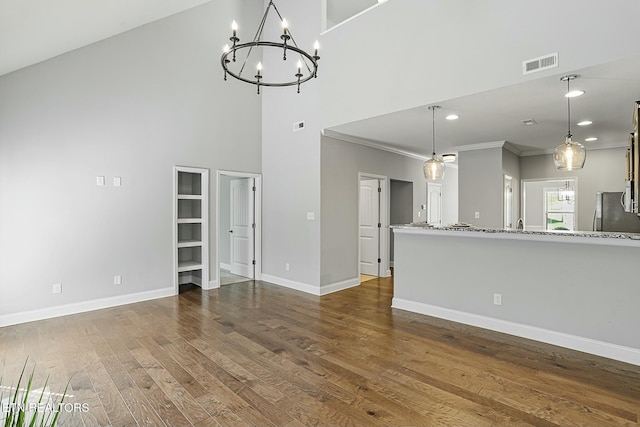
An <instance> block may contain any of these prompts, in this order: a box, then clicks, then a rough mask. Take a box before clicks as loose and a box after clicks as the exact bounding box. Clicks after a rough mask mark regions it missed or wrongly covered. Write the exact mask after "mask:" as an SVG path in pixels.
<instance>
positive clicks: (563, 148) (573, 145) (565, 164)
mask: <svg viewBox="0 0 640 427" xmlns="http://www.w3.org/2000/svg"><path fill="white" fill-rule="evenodd" d="M586 159H587V150H585V148H584V145H582V144H580V143H579V142H575V141H572V140H571V135H567V139H566V140H565V142H564V144H562V145H560V146H559V147H557V148H556V150H555V151H554V153H553V163H555V165H556V168H557V169H558V170H561V171H572V170H576V169H582V167H583V166H584V162H585V160H586Z"/></svg>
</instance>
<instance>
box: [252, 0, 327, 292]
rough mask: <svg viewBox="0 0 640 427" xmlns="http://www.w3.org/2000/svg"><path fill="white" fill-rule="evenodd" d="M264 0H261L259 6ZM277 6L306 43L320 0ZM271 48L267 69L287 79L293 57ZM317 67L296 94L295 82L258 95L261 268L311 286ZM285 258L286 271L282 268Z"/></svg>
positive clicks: (314, 277) (315, 253)
mask: <svg viewBox="0 0 640 427" xmlns="http://www.w3.org/2000/svg"><path fill="white" fill-rule="evenodd" d="M268 3H269V2H268V1H265V2H264V6H266V5H267V4H268ZM278 7H279V9H281V10H282V11H286V17H287V20H288V21H289V22H290V24H291V30H292V32H294V35H295V38H296V42H297V43H298V45H299V46H300V47H302V48H305V49H311V48H312V47H313V43H314V41H315V40H316V39H317V38H318V36H319V34H320V16H321V13H320V0H309V1H305V2H300V1H296V0H281V1H278ZM283 13H284V12H283ZM277 30H278V31H279V28H278V29H277ZM265 35H266V29H265ZM274 37H276V38H277V37H279V34H276V35H275V36H274ZM272 50H274V52H265V58H264V62H265V64H269V67H270V68H269V72H272V73H276V75H278V74H280V75H282V76H285V77H283V78H287V79H290V78H291V74H292V72H293V71H294V67H295V62H293V61H291V60H288V61H286V62H285V61H282V52H281V51H279V50H275V49H272ZM322 70H323V68H322V65H321V66H320V71H319V77H318V79H317V80H316V79H313V80H312V81H310V82H308V83H305V84H304V85H302V87H301V93H299V94H297V93H296V88H295V87H287V88H264V91H263V94H262V96H261V99H262V109H263V124H262V138H263V145H262V168H263V176H264V191H263V240H262V253H263V258H262V271H263V273H265V274H266V275H267V278H268V279H271V280H273V281H276V282H279V281H280V279H285V280H288V281H293V282H296V283H297V284H300V285H306V286H307V287H311V288H319V285H320V216H321V215H320V123H319V120H320V114H319V111H318V89H319V88H318V81H320V80H322V78H321V77H322V75H321V74H320V73H322ZM265 74H266V69H265ZM301 120H304V121H305V122H306V126H305V129H304V130H301V131H298V132H293V124H294V123H295V122H298V121H301ZM308 212H313V213H314V214H315V220H307V213H308ZM287 263H288V264H289V266H290V270H289V271H286V269H285V264H287ZM269 276H270V277H269ZM307 289H309V288H307Z"/></svg>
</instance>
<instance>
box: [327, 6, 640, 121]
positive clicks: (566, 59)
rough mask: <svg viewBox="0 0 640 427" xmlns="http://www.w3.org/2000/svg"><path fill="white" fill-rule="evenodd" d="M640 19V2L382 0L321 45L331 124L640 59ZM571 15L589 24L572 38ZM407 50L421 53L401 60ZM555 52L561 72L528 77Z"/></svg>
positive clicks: (334, 31)
mask: <svg viewBox="0 0 640 427" xmlns="http://www.w3.org/2000/svg"><path fill="white" fill-rule="evenodd" d="M639 15H640V2H633V1H629V0H610V1H607V2H606V4H604V3H603V2H602V0H564V1H561V2H559V1H557V0H538V1H536V2H535V7H522V4H521V3H520V2H514V1H513V0H474V1H469V0H433V1H424V0H402V1H388V2H385V3H382V4H380V5H379V6H378V7H375V8H373V9H371V10H370V11H368V12H367V13H364V14H362V15H360V16H358V17H356V18H354V19H352V20H351V21H349V22H348V23H346V24H345V25H341V26H338V27H336V28H333V29H331V30H330V31H327V32H326V33H325V34H323V36H322V38H321V40H320V42H321V45H322V51H323V52H322V61H323V70H324V71H323V77H324V80H323V81H322V82H321V85H322V91H321V93H322V99H321V105H322V110H323V112H326V114H325V115H324V119H323V123H322V127H323V128H330V127H332V126H337V125H341V124H344V123H350V122H353V121H357V120H362V119H367V118H370V117H374V116H379V115H382V114H386V113H391V112H395V111H401V110H406V109H410V108H414V107H417V106H420V105H428V104H432V103H435V102H442V101H443V100H447V99H454V98H459V97H462V96H466V95H471V94H474V93H479V92H484V91H488V90H492V89H496V88H499V87H504V86H508V85H512V84H518V83H522V82H526V81H529V80H532V79H536V78H541V77H546V76H549V74H550V73H552V74H558V75H562V74H563V73H567V72H569V71H573V70H576V69H581V68H586V67H589V66H593V65H597V64H603V63H607V62H611V61H615V60H619V59H623V58H625V57H629V56H633V55H637V54H638V53H640V44H639V43H637V36H636V28H637V19H636V17H637V16H639ZM567 17H571V19H572V20H573V22H579V23H580V25H573V26H572V27H571V31H567ZM541 23H544V28H541ZM594 28H598V31H594ZM434 35H442V37H446V43H443V42H442V40H441V39H440V38H439V37H438V36H434ZM399 44H402V45H403V48H404V49H405V50H406V51H407V52H417V53H418V54H407V55H400V57H398V55H396V53H397V52H398V45H399ZM553 52H559V57H560V61H559V66H558V68H554V69H552V70H549V71H546V72H540V73H537V74H531V75H526V76H524V75H523V74H522V68H521V64H522V61H524V60H527V59H532V58H537V57H539V56H542V55H546V54H549V53H553ZM434 58H437V63H438V66H437V67H434V66H433V61H434Z"/></svg>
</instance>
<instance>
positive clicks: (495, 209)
mask: <svg viewBox="0 0 640 427" xmlns="http://www.w3.org/2000/svg"><path fill="white" fill-rule="evenodd" d="M502 180H503V176H502V148H501V147H499V148H487V149H483V150H472V151H462V152H460V153H459V154H458V204H459V210H458V217H459V218H460V221H462V222H467V223H470V224H473V225H476V226H478V227H485V228H502V222H503V221H502V217H503V214H502V188H503V184H502V182H503V181H502ZM475 212H480V218H475Z"/></svg>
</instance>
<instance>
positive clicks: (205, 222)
mask: <svg viewBox="0 0 640 427" xmlns="http://www.w3.org/2000/svg"><path fill="white" fill-rule="evenodd" d="M180 172H187V173H194V174H200V175H201V176H200V181H201V186H202V188H201V196H202V199H201V215H202V222H201V223H200V224H201V233H202V234H201V236H200V239H201V241H202V244H201V245H200V251H201V252H200V257H201V262H202V268H201V269H200V270H201V272H202V280H201V281H200V283H197V284H198V286H200V287H201V288H202V282H203V281H204V283H207V282H208V280H209V278H210V272H209V169H207V168H196V167H191V166H177V165H176V166H174V167H173V269H174V271H173V284H174V286H175V295H178V293H179V292H180V272H179V271H178V252H179V248H178V174H179V173H180ZM203 289H205V288H203Z"/></svg>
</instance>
